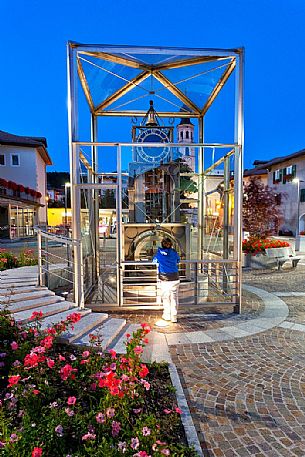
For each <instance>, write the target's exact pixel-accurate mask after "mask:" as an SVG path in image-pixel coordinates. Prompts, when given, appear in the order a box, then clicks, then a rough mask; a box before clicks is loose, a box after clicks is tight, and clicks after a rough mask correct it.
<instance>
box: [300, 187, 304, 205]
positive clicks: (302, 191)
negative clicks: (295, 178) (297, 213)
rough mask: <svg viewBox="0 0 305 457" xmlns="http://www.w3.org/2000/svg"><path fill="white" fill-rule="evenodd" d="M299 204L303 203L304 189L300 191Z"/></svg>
mask: <svg viewBox="0 0 305 457" xmlns="http://www.w3.org/2000/svg"><path fill="white" fill-rule="evenodd" d="M300 202H303V203H304V202H305V189H301V192H300Z"/></svg>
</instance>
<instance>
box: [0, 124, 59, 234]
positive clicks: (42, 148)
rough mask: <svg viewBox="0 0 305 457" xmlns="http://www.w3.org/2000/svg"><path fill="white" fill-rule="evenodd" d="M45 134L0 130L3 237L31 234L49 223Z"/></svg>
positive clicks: (47, 158)
mask: <svg viewBox="0 0 305 457" xmlns="http://www.w3.org/2000/svg"><path fill="white" fill-rule="evenodd" d="M47 165H52V162H51V159H50V157H49V154H48V152H47V141H46V139H45V138H38V137H25V136H18V135H13V134H10V133H8V132H4V131H0V237H1V238H9V239H16V238H22V237H28V236H32V235H33V234H34V230H33V227H34V225H41V226H46V225H47V201H46V196H47V193H46V166H47Z"/></svg>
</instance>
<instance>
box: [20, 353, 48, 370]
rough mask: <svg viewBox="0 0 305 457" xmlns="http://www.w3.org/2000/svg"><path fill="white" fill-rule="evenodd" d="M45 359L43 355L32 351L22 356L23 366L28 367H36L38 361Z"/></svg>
mask: <svg viewBox="0 0 305 457" xmlns="http://www.w3.org/2000/svg"><path fill="white" fill-rule="evenodd" d="M44 360H45V356H43V355H40V354H36V353H35V352H32V353H30V354H27V355H26V356H25V358H24V366H25V367H29V368H34V367H37V366H38V364H39V363H40V362H43V361H44Z"/></svg>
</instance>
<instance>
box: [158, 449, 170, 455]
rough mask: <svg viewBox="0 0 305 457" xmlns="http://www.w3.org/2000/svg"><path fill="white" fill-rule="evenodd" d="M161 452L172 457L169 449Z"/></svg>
mask: <svg viewBox="0 0 305 457" xmlns="http://www.w3.org/2000/svg"><path fill="white" fill-rule="evenodd" d="M160 452H161V454H163V455H170V453H171V452H170V450H169V449H162V451H160Z"/></svg>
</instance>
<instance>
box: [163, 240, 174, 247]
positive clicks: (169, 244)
mask: <svg viewBox="0 0 305 457" xmlns="http://www.w3.org/2000/svg"><path fill="white" fill-rule="evenodd" d="M161 246H162V247H163V248H167V249H169V248H171V247H172V246H173V242H172V240H171V239H170V238H163V240H162V241H161Z"/></svg>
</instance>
